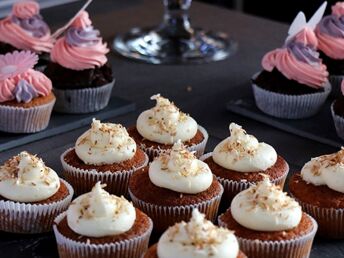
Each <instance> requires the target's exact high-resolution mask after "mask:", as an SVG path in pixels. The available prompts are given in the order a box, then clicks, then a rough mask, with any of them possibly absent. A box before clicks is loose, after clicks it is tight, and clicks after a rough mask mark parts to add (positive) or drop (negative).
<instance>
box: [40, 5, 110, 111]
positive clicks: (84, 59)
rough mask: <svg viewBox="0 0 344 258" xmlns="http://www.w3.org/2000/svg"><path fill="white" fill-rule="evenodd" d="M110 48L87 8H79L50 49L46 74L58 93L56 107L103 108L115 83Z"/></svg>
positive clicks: (67, 109) (68, 108)
mask: <svg viewBox="0 0 344 258" xmlns="http://www.w3.org/2000/svg"><path fill="white" fill-rule="evenodd" d="M108 52H109V49H108V48H107V45H106V43H103V40H102V38H101V37H100V36H99V31H98V30H95V29H94V28H93V26H92V22H91V20H90V19H89V16H88V13H87V12H86V11H81V12H80V14H79V15H78V16H77V17H76V18H75V19H74V21H73V23H72V24H71V25H70V27H69V28H68V29H67V31H66V33H65V36H63V37H62V38H60V39H58V40H57V42H56V44H55V45H54V48H53V49H52V51H51V60H52V62H51V63H50V64H49V65H48V67H47V68H46V69H45V74H46V75H47V76H48V77H49V78H50V79H51V80H52V82H53V86H54V93H55V95H56V97H57V102H56V106H55V110H56V111H59V112H63V113H91V112H95V111H99V110H101V109H104V108H105V107H106V106H107V105H108V103H109V100H110V97H111V91H112V88H113V86H114V80H113V77H112V70H111V67H110V65H109V64H108V60H107V58H106V54H107V53H108Z"/></svg>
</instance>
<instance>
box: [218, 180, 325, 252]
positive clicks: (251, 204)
mask: <svg viewBox="0 0 344 258" xmlns="http://www.w3.org/2000/svg"><path fill="white" fill-rule="evenodd" d="M219 225H220V226H222V227H225V228H228V229H230V230H234V231H235V235H236V237H237V238H238V240H239V244H240V248H241V250H242V251H243V252H244V253H245V254H246V255H247V256H248V257H250V258H261V257H264V258H276V257H278V258H306V257H309V254H310V251H311V247H312V243H313V239H314V236H315V233H316V231H317V228H318V226H317V223H316V221H315V220H314V219H313V218H312V217H311V216H309V215H307V214H306V213H305V212H302V209H301V206H300V205H299V204H298V203H297V202H296V201H295V200H294V199H292V198H291V197H289V196H287V194H286V193H284V192H283V191H282V190H281V189H280V187H279V186H275V185H274V184H272V183H271V182H270V181H269V179H268V177H264V179H263V181H261V182H259V183H258V184H257V185H253V186H250V188H249V189H246V190H244V191H242V192H241V193H239V194H238V195H237V196H235V198H234V199H233V201H232V204H231V207H230V209H228V210H227V211H226V212H225V213H224V214H222V215H221V216H220V217H219Z"/></svg>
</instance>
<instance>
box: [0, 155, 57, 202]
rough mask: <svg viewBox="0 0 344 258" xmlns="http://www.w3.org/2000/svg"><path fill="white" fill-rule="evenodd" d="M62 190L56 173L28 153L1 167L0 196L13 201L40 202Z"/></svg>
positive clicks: (13, 158) (10, 160) (12, 159)
mask: <svg viewBox="0 0 344 258" xmlns="http://www.w3.org/2000/svg"><path fill="white" fill-rule="evenodd" d="M59 188H60V179H59V177H58V175H57V174H56V172H55V171H54V170H52V169H51V168H49V167H47V166H45V164H44V162H43V161H42V160H41V159H40V158H38V157H36V156H34V155H31V154H29V153H28V152H26V151H23V152H21V153H20V154H18V155H17V156H14V157H12V158H11V159H9V160H7V161H6V162H5V163H4V164H3V165H2V166H0V195H1V196H3V197H5V198H6V199H9V200H11V201H18V202H39V201H43V200H46V199H48V198H49V197H51V196H53V195H54V194H55V193H56V192H57V191H58V190H59Z"/></svg>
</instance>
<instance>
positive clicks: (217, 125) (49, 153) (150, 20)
mask: <svg viewBox="0 0 344 258" xmlns="http://www.w3.org/2000/svg"><path fill="white" fill-rule="evenodd" d="M79 4H80V3H74V4H69V5H67V6H63V7H56V8H53V9H50V10H45V11H44V12H43V15H45V17H47V18H48V21H49V22H50V23H51V24H52V25H54V26H55V27H56V26H58V25H61V24H62V23H64V22H66V21H67V19H68V17H71V16H72V15H73V13H74V12H75V11H76V9H77V6H79ZM161 11H162V6H161V1H160V0H144V1H138V0H126V1H124V0H122V1H120V0H98V1H94V3H93V4H92V6H91V7H90V8H89V12H90V13H91V17H92V20H93V21H94V25H95V26H96V27H97V28H100V30H101V32H102V35H103V36H104V38H105V39H107V40H108V41H109V43H111V40H112V39H113V37H114V36H115V34H116V33H120V32H125V31H128V30H129V29H130V28H131V27H134V26H137V25H140V26H142V25H144V26H148V25H154V24H157V23H158V22H159V21H160V20H161ZM191 14H192V22H193V24H195V25H197V26H202V27H206V28H209V29H212V30H220V31H224V32H226V33H228V34H229V35H230V36H231V37H233V38H235V39H236V40H237V41H238V42H239V51H238V53H237V54H236V55H235V56H233V57H231V58H230V59H227V60H225V61H222V62H218V63H212V64H207V65H193V66H191V65H190V66H166V65H165V66H153V65H147V64H142V63H135V62H132V61H130V60H126V59H122V58H120V57H118V56H116V55H115V54H111V55H110V59H111V62H112V63H113V68H114V73H115V77H116V80H117V82H116V84H117V85H116V87H115V89H114V92H113V93H114V94H115V95H118V96H120V97H123V98H126V99H129V100H132V101H134V102H135V103H136V104H137V109H136V111H135V112H133V113H130V114H128V115H125V116H120V117H116V118H114V119H109V121H112V122H116V123H123V124H124V125H125V126H129V125H133V124H135V121H136V118H137V116H138V114H139V113H140V112H141V111H143V110H145V109H147V108H149V107H151V106H152V105H154V102H153V101H150V100H149V97H150V96H151V95H153V94H156V93H161V94H162V95H164V96H167V97H169V98H170V99H171V100H173V101H174V102H175V103H176V104H177V106H179V107H180V108H181V109H182V110H183V111H184V112H187V113H190V114H191V115H192V116H193V117H194V118H195V119H196V120H197V121H198V122H199V123H200V124H201V125H202V126H204V127H205V128H206V129H207V130H208V132H209V134H210V139H209V144H208V146H207V149H208V150H209V151H210V150H212V149H213V148H214V146H215V145H216V144H217V143H218V142H219V141H220V140H221V139H223V138H225V137H227V136H228V134H229V132H228V125H229V123H230V122H232V121H234V122H237V123H239V124H241V125H242V126H243V127H244V128H245V129H247V131H248V132H249V133H250V134H254V135H255V136H256V137H257V138H258V139H259V140H261V141H265V142H268V143H270V144H271V145H273V146H274V147H275V149H276V150H277V152H278V153H279V154H280V155H282V156H283V157H284V158H285V159H286V160H287V161H288V162H289V164H290V167H291V172H294V171H296V170H299V169H300V168H301V167H302V165H303V164H304V163H305V162H306V161H308V160H309V159H310V158H311V157H315V156H318V155H321V154H324V153H330V152H334V151H336V150H337V149H336V148H334V147H331V146H328V145H324V144H320V143H318V142H314V141H311V140H308V139H304V138H301V137H297V136H295V135H292V134H289V133H286V132H283V131H281V130H278V129H274V128H272V127H269V126H267V125H265V124H261V123H258V122H255V121H253V120H250V119H247V118H243V117H240V116H238V115H235V114H233V113H230V112H228V111H226V103H227V102H228V100H229V99H233V98H236V97H239V96H242V94H250V91H251V89H250V84H249V80H250V78H251V76H252V74H254V73H255V72H257V71H259V70H260V69H261V68H260V60H261V58H262V56H263V54H264V53H265V52H266V51H268V50H271V49H273V48H275V47H279V46H281V45H282V43H283V42H284V39H285V37H286V33H287V30H288V26H287V25H284V24H280V23H276V22H272V21H269V20H264V19H261V18H256V17H253V16H248V15H244V14H241V13H236V12H232V11H229V10H225V9H220V8H217V7H212V6H208V5H205V4H200V3H196V2H195V3H193V7H192V11H191ZM190 89H191V90H190ZM86 129H87V127H84V128H81V129H78V130H74V131H71V132H68V133H65V134H62V135H58V136H55V137H53V138H50V139H44V140H41V141H38V142H34V143H31V144H28V145H25V146H22V147H20V148H15V149H11V150H9V151H6V152H3V153H1V154H0V162H2V161H4V160H6V159H7V158H9V157H11V156H12V155H15V154H17V153H18V152H20V151H22V150H27V151H30V152H33V153H36V154H38V155H40V156H41V157H42V158H43V159H44V160H45V161H46V163H47V165H49V166H51V167H52V168H54V169H55V170H56V171H58V172H61V165H60V163H59V155H60V154H61V153H62V152H63V151H64V150H65V149H66V148H68V147H69V146H71V145H73V143H74V141H75V140H76V138H77V137H78V136H79V135H80V134H81V133H82V132H84V131H85V130H86ZM31 256H32V257H56V256H57V253H56V247H55V242H54V237H53V235H52V234H47V235H41V236H18V235H11V234H7V233H0V257H1V258H5V257H31ZM311 257H313V258H326V257H344V241H329V240H321V239H317V240H316V243H315V245H314V247H313V250H312V256H311Z"/></svg>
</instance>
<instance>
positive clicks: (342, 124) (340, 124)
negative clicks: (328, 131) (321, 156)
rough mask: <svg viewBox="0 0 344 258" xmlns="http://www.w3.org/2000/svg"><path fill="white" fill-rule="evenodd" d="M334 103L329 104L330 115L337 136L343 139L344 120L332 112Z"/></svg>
mask: <svg viewBox="0 0 344 258" xmlns="http://www.w3.org/2000/svg"><path fill="white" fill-rule="evenodd" d="M333 106H334V102H333V103H332V104H331V114H332V118H333V122H334V126H335V128H336V131H337V135H338V136H339V137H340V138H342V139H344V118H343V117H341V116H338V115H337V114H336V113H335V112H334V108H333Z"/></svg>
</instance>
